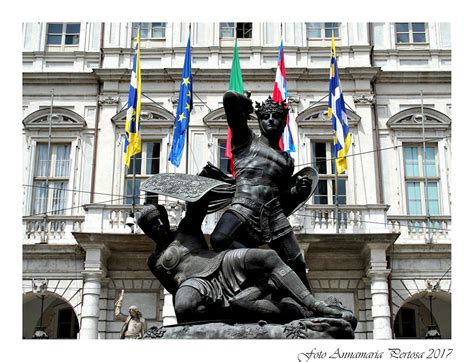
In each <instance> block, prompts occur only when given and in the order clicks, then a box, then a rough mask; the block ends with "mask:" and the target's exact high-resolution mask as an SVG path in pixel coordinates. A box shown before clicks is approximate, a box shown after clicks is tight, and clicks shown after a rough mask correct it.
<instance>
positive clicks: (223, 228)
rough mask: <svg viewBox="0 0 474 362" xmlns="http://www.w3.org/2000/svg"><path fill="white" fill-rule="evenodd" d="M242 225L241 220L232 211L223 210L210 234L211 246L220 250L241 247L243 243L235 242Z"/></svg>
mask: <svg viewBox="0 0 474 362" xmlns="http://www.w3.org/2000/svg"><path fill="white" fill-rule="evenodd" d="M242 227H243V222H242V220H240V219H239V218H238V217H237V216H236V215H235V214H234V213H232V212H229V211H226V212H224V214H223V215H222V217H221V218H220V219H219V221H218V222H217V225H216V227H215V228H214V231H213V232H212V234H211V238H210V241H211V245H212V248H213V249H214V250H215V251H222V250H227V249H237V248H238V247H243V245H241V244H240V245H238V244H237V243H236V240H237V239H238V235H239V234H240V232H241V228H242Z"/></svg>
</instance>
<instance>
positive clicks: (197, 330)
mask: <svg viewBox="0 0 474 362" xmlns="http://www.w3.org/2000/svg"><path fill="white" fill-rule="evenodd" d="M143 338H144V339H157V338H158V339H354V331H353V329H352V327H351V325H350V323H349V322H347V321H346V320H344V319H340V318H307V319H298V320H294V321H292V322H290V323H287V324H268V323H267V322H265V321H260V322H258V323H247V324H237V323H235V324H231V323H226V322H219V321H216V322H200V323H190V324H175V325H171V326H162V327H151V328H150V329H148V330H147V331H146V332H145V335H144V337H143Z"/></svg>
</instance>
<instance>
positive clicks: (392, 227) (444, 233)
mask: <svg viewBox="0 0 474 362" xmlns="http://www.w3.org/2000/svg"><path fill="white" fill-rule="evenodd" d="M387 219H388V224H389V231H391V232H395V233H400V238H399V239H398V240H399V242H403V241H406V242H413V241H420V242H450V241H451V235H450V231H451V230H450V229H451V216H430V218H429V220H428V217H427V216H407V215H389V216H387Z"/></svg>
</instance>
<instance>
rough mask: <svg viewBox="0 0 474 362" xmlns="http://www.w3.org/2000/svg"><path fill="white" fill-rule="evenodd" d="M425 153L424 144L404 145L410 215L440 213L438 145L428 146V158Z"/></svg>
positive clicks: (408, 210)
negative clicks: (424, 155)
mask: <svg viewBox="0 0 474 362" xmlns="http://www.w3.org/2000/svg"><path fill="white" fill-rule="evenodd" d="M423 153H424V152H423V146H420V145H409V146H403V162H404V165H405V185H406V195H407V212H408V215H424V214H427V213H428V214H429V215H439V173H438V165H437V155H436V147H435V146H433V145H430V146H428V145H427V146H426V158H425V157H423ZM423 159H425V162H423ZM423 164H424V167H423ZM427 207H428V210H427V209H426V208H427Z"/></svg>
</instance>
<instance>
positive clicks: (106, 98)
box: [99, 95, 120, 105]
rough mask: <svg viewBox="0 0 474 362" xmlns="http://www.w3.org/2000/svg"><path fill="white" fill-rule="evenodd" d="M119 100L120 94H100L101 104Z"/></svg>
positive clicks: (116, 102)
mask: <svg viewBox="0 0 474 362" xmlns="http://www.w3.org/2000/svg"><path fill="white" fill-rule="evenodd" d="M119 102H120V96H104V95H101V96H99V104H100V105H103V104H107V105H111V104H118V103H119Z"/></svg>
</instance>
